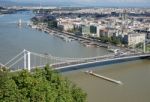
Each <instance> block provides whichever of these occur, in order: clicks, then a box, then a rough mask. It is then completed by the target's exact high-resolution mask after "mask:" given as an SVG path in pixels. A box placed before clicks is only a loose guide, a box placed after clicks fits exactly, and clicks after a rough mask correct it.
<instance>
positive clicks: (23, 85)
mask: <svg viewBox="0 0 150 102" xmlns="http://www.w3.org/2000/svg"><path fill="white" fill-rule="evenodd" d="M85 101H86V93H84V92H83V91H82V90H81V89H80V88H78V87H77V86H76V85H74V84H73V83H71V82H70V81H68V80H67V79H66V78H64V77H62V76H61V75H60V74H59V73H58V72H56V71H54V70H51V68H49V66H46V67H45V68H44V69H36V70H35V71H34V72H28V71H27V70H23V71H20V72H9V71H7V70H4V69H1V70H0V102H85Z"/></svg>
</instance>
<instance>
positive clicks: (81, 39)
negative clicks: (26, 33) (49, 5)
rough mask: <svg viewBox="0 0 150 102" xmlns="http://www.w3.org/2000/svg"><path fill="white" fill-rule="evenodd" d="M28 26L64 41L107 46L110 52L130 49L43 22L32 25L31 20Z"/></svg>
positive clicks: (87, 45)
mask: <svg viewBox="0 0 150 102" xmlns="http://www.w3.org/2000/svg"><path fill="white" fill-rule="evenodd" d="M29 26H30V27H31V28H34V29H37V30H39V31H43V32H45V33H48V34H50V35H54V36H57V37H59V38H61V39H63V40H64V41H66V42H70V41H73V40H76V41H78V42H79V43H80V44H82V45H83V46H86V47H104V48H107V49H108V51H110V49H113V51H111V52H114V53H115V50H116V49H119V51H120V52H123V53H125V52H129V51H130V49H128V48H126V47H121V46H114V45H112V44H108V43H102V42H101V41H100V40H96V39H94V38H88V37H84V36H78V35H75V34H74V33H69V32H66V31H60V30H58V29H54V28H48V27H47V25H44V24H43V23H40V24H37V25H34V24H33V22H31V23H30V25H29Z"/></svg>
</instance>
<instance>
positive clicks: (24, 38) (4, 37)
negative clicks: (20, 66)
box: [0, 12, 150, 102]
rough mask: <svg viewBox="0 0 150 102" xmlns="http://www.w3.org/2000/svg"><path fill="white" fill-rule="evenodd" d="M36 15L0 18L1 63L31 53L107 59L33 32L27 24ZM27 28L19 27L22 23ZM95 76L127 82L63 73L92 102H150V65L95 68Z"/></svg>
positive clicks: (137, 63)
mask: <svg viewBox="0 0 150 102" xmlns="http://www.w3.org/2000/svg"><path fill="white" fill-rule="evenodd" d="M32 16H34V15H33V13H32V12H18V13H17V14H8V15H4V16H1V15H0V62H1V63H6V62H7V61H8V60H9V59H11V58H12V57H13V56H15V55H16V54H18V53H19V52H21V51H22V50H23V49H27V50H30V51H33V52H38V53H50V54H52V55H54V56H60V57H79V58H80V57H91V56H98V55H105V54H108V53H109V52H108V51H107V50H106V49H105V48H90V47H84V46H83V45H81V44H80V43H79V42H77V41H72V42H69V43H68V42H65V41H63V40H62V39H60V38H57V37H55V36H52V35H48V34H46V33H43V32H40V31H37V30H35V29H31V28H29V27H28V26H27V25H26V22H28V21H29V20H30V18H31V17H32ZM20 18H21V19H22V21H23V22H24V24H23V25H22V27H18V26H17V22H18V20H19V19H20ZM91 69H92V70H93V71H94V72H95V73H98V74H100V75H104V76H107V77H109V78H113V79H115V80H119V81H122V82H123V85H117V84H115V83H112V82H108V81H106V80H103V79H100V78H97V77H94V76H90V75H88V74H85V73H84V71H85V70H78V71H75V72H66V73H63V76H64V77H67V78H69V79H70V80H71V81H73V82H74V83H75V84H77V86H79V87H81V88H82V89H83V90H84V91H85V92H87V94H88V102H150V61H149V59H146V60H138V61H131V62H125V63H121V64H114V65H106V66H99V67H95V68H91Z"/></svg>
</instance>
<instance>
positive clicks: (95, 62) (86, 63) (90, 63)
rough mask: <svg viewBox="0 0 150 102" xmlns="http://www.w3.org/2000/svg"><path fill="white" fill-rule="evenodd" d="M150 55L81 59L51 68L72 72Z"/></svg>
mask: <svg viewBox="0 0 150 102" xmlns="http://www.w3.org/2000/svg"><path fill="white" fill-rule="evenodd" d="M148 57H150V53H139V54H128V55H109V56H103V57H93V58H88V59H81V60H76V61H70V62H62V63H58V64H52V65H51V67H52V68H55V69H56V70H60V71H71V70H77V69H82V68H88V67H95V66H100V65H108V64H115V63H121V62H126V61H131V60H138V59H140V58H148Z"/></svg>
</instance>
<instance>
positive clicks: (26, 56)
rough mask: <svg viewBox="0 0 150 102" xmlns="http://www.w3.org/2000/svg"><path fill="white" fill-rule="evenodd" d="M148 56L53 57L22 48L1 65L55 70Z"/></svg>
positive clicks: (142, 54)
mask: <svg viewBox="0 0 150 102" xmlns="http://www.w3.org/2000/svg"><path fill="white" fill-rule="evenodd" d="M143 57H150V53H134V54H133V53H132V54H126V55H117V56H116V55H115V54H108V55H104V56H97V57H89V58H63V57H55V56H52V55H51V54H39V53H35V52H30V51H27V50H23V51H22V52H21V53H19V54H18V55H16V56H15V57H13V58H12V59H11V60H9V61H8V62H7V63H5V64H1V63H0V66H1V67H6V68H8V69H10V70H11V71H18V70H22V69H27V70H28V71H31V70H33V69H35V68H43V67H44V66H45V65H47V64H48V65H50V66H51V67H52V68H54V69H55V70H65V69H67V70H71V68H72V69H74V68H77V69H78V68H80V67H81V68H82V67H83V66H84V67H87V66H88V65H97V64H98V63H107V62H112V63H113V61H121V60H122V61H125V60H126V61H128V60H130V59H136V58H143Z"/></svg>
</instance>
